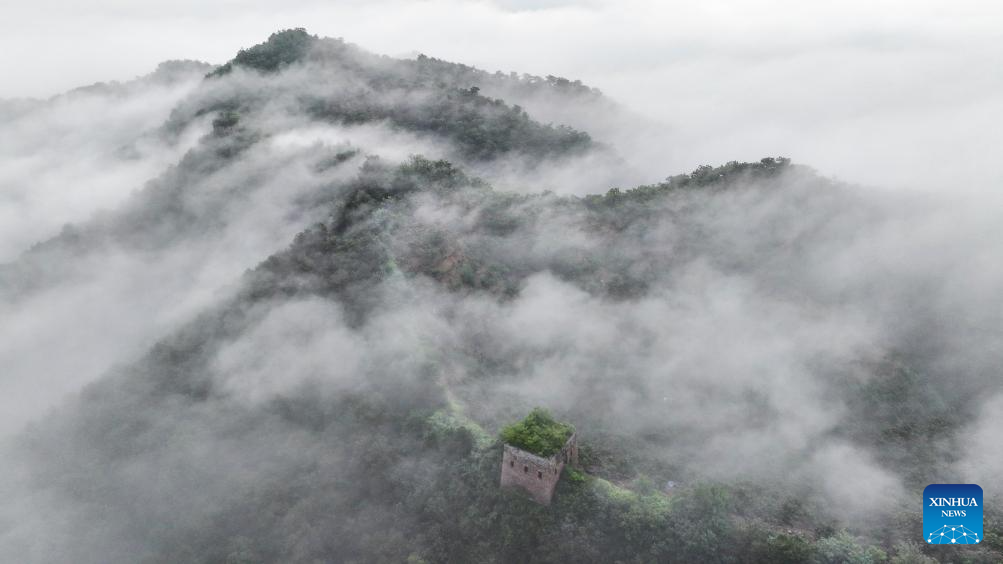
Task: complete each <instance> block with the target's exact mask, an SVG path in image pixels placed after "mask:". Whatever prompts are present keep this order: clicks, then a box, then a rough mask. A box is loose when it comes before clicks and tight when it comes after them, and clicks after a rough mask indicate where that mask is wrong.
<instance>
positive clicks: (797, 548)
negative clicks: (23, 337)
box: [0, 29, 1003, 564]
mask: <svg viewBox="0 0 1003 564" xmlns="http://www.w3.org/2000/svg"><path fill="white" fill-rule="evenodd" d="M186 64H187V63H186ZM170 70H171V67H165V68H164V70H163V72H168V71H170ZM199 70H200V72H201V71H207V69H202V68H199ZM207 72H208V73H207V74H206V75H205V77H204V79H202V80H201V81H200V82H199V85H198V86H197V87H196V88H195V89H194V90H193V91H192V92H191V93H189V94H188V95H187V96H186V97H185V98H184V99H182V100H181V101H180V103H178V104H177V105H176V106H175V107H174V108H173V110H172V111H171V113H170V115H169V116H168V117H167V118H166V120H165V121H164V123H163V124H162V125H161V126H160V127H159V128H157V130H156V131H155V132H153V133H151V135H157V136H159V137H160V138H162V139H164V140H165V142H170V143H174V142H178V140H180V139H182V138H183V137H184V135H185V132H187V131H192V130H193V129H194V130H197V131H199V132H200V135H199V137H198V140H197V142H196V143H195V144H194V145H193V146H192V147H191V148H190V149H188V150H187V151H186V152H185V154H184V155H183V157H181V158H180V159H179V160H178V161H177V162H176V163H174V164H173V165H171V166H170V167H168V168H167V169H166V170H164V171H163V172H162V173H161V174H159V175H158V176H157V177H156V178H154V179H152V180H150V181H149V182H148V183H147V184H146V185H145V186H143V187H142V188H141V189H138V190H137V191H136V192H135V193H134V194H133V195H132V196H131V197H130V199H129V200H128V201H127V202H126V203H125V205H123V206H120V207H118V208H115V209H110V210H105V211H102V212H100V213H98V214H95V215H94V216H93V217H92V218H91V219H90V220H88V221H85V222H81V223H79V224H74V225H67V226H66V227H64V228H63V229H62V230H61V231H60V232H59V233H58V234H53V236H52V237H51V238H48V239H47V240H45V241H42V242H39V243H38V244H36V245H34V246H33V247H32V248H30V249H29V250H27V251H26V252H25V253H23V254H22V255H21V256H19V257H18V258H17V259H15V260H13V261H11V262H9V263H7V264H5V265H0V302H2V303H3V304H5V305H4V307H9V308H14V307H16V306H17V307H20V306H18V304H28V303H34V302H38V301H41V300H45V299H47V298H46V296H52V295H56V294H54V292H61V291H63V290H61V289H64V288H69V287H74V285H78V284H84V283H85V282H88V281H92V280H98V281H100V280H103V278H101V276H106V275H107V276H114V277H115V278H116V279H119V280H121V279H125V280H137V281H143V283H144V284H148V287H147V288H146V290H145V291H146V292H148V293H154V294H158V295H162V296H161V297H160V298H158V299H161V301H156V302H148V301H135V300H139V299H140V298H135V297H132V296H131V294H122V295H118V296H116V297H115V300H116V301H119V302H121V307H122V308H123V311H125V310H126V308H128V310H129V311H135V308H143V311H144V312H150V313H149V316H150V317H151V318H156V317H157V315H159V314H157V313H156V312H158V311H161V310H158V309H156V308H157V307H168V306H172V304H173V305H176V304H178V303H186V304H187V303H191V304H194V305H193V306H191V307H190V308H189V309H186V310H184V311H186V312H189V313H190V315H186V316H184V317H183V318H181V319H174V318H171V320H170V321H171V322H170V323H168V322H167V321H163V322H162V323H161V325H157V327H158V330H160V329H162V330H163V332H162V334H151V335H148V336H144V337H143V339H138V340H137V341H136V343H135V346H134V347H133V348H132V349H130V351H131V353H130V354H126V355H123V356H121V357H120V358H117V359H116V362H114V363H113V365H112V366H111V367H110V368H109V369H108V370H107V371H104V372H103V373H102V375H101V376H100V377H99V378H96V379H95V380H94V381H92V382H90V383H88V384H87V385H86V387H84V388H83V390H82V391H81V392H80V393H79V394H75V395H74V396H73V397H72V398H71V399H70V400H68V401H67V402H66V403H63V404H61V405H60V406H58V407H57V408H55V409H54V410H52V412H51V413H49V414H48V415H47V416H45V417H44V418H43V419H41V420H37V421H35V422H34V423H32V424H31V425H30V426H29V428H28V429H27V431H25V432H23V433H21V434H19V435H18V436H17V437H16V440H14V441H13V444H11V445H10V446H9V447H6V448H8V449H9V451H8V454H9V456H8V458H11V459H16V460H18V461H20V462H19V463H18V465H17V468H16V470H11V471H9V472H10V474H11V475H10V476H8V478H9V480H8V482H9V483H10V484H13V485H12V486H10V487H11V488H12V489H14V490H16V491H18V492H20V493H18V494H17V495H16V496H15V495H14V494H11V495H12V496H13V497H14V498H16V499H18V500H20V501H19V502H18V503H17V504H16V509H17V511H21V510H23V507H27V506H31V507H33V508H34V509H33V510H32V511H33V512H38V513H40V514H44V515H45V516H46V517H45V518H39V522H38V523H33V522H30V520H29V519H26V518H24V517H19V516H18V513H17V512H16V511H15V510H14V509H5V510H4V512H3V514H2V517H3V520H2V524H0V527H2V531H3V539H4V540H3V541H2V542H0V555H2V556H3V557H4V559H7V558H9V557H12V555H15V554H17V555H20V556H22V557H23V558H22V559H20V561H27V562H35V561H38V562H49V561H52V562H55V561H65V557H66V555H70V554H72V555H73V561H75V562H82V563H88V562H94V563H97V562H142V563H161V562H163V563H166V562H199V563H228V564H238V563H240V564H250V563H257V562H304V563H305V562H359V563H361V562H411V563H420V562H426V563H433V562H485V563H490V562H498V563H501V562H596V563H600V562H603V563H606V562H622V563H640V562H733V563H742V562H749V563H752V562H763V563H766V562H791V563H795V562H812V563H819V564H822V563H826V564H828V563H833V564H835V563H845V562H851V563H871V562H874V563H877V562H890V563H896V564H905V563H924V562H971V563H978V562H985V563H989V562H1000V561H1001V560H1003V513H1001V512H1000V511H999V510H998V508H997V507H994V506H993V505H990V504H987V506H986V507H985V511H986V521H985V538H984V541H983V542H982V543H981V545H980V546H972V547H964V549H963V550H954V549H955V548H957V547H936V546H926V545H924V544H922V543H921V542H920V540H921V538H922V526H921V520H922V505H921V502H920V498H921V493H922V490H923V488H924V486H926V485H927V484H929V483H937V482H952V481H958V479H959V477H960V476H961V475H962V474H961V470H959V468H960V466H959V465H960V464H962V463H964V461H963V460H962V454H961V453H959V452H958V451H955V450H952V449H951V448H949V447H948V445H949V444H950V443H951V441H952V440H954V439H955V438H957V437H959V436H962V435H964V434H965V433H969V432H970V428H969V427H968V425H969V424H970V423H971V422H972V421H975V420H977V419H978V417H979V415H980V412H979V405H978V404H977V403H975V402H972V401H970V398H972V397H980V396H986V395H990V394H993V393H995V392H997V391H998V386H999V383H998V381H997V380H998V379H997V378H996V377H994V376H993V372H992V370H993V368H992V367H993V358H992V355H991V354H989V353H988V352H985V351H983V352H984V353H985V354H982V355H981V356H980V355H978V354H969V353H970V351H971V350H972V349H971V348H970V344H971V343H972V341H971V340H968V339H966V338H965V335H967V333H964V331H965V329H964V328H963V323H962V321H960V319H961V318H960V317H950V315H949V314H946V313H944V312H945V311H949V310H950V308H951V307H953V305H952V303H948V302H946V301H943V302H938V301H936V300H929V299H925V298H924V296H927V295H928V294H926V293H924V291H923V290H925V289H929V287H930V286H929V284H930V282H929V280H927V279H926V278H923V277H921V276H920V277H915V278H912V277H911V276H913V274H912V273H911V272H906V273H905V274H902V273H900V272H898V271H889V272H883V273H879V274H880V275H875V274H874V273H873V272H866V271H865V269H864V268H859V269H858V268H855V267H854V264H856V263H852V264H851V263H850V262H848V259H847V256H848V253H850V252H851V251H852V252H856V251H855V249H857V247H856V245H859V244H861V243H860V241H859V238H865V237H867V236H869V234H875V237H877V236H878V234H880V233H881V230H882V228H883V227H882V226H883V225H885V223H884V222H886V221H889V219H888V218H889V217H892V216H891V215H890V214H892V213H893V212H892V211H889V210H888V209H886V208H884V207H882V206H880V205H874V204H872V203H870V202H869V201H867V200H866V199H864V198H862V197H861V195H860V189H859V188H858V187H855V186H852V185H849V184H846V183H842V182H839V181H836V180H833V179H829V178H825V177H822V176H820V175H818V174H817V173H816V172H815V171H813V170H812V169H811V168H809V167H807V166H804V165H800V164H796V163H792V162H791V161H790V160H789V159H786V158H783V157H767V158H763V159H761V160H759V161H754V162H730V163H727V164H724V165H721V166H701V167H699V168H697V169H696V170H694V171H693V172H691V173H688V174H674V175H672V176H668V177H666V178H665V179H664V180H661V181H657V182H653V183H650V184H646V185H640V186H636V187H633V188H622V187H609V189H608V190H606V191H604V192H602V193H598V194H592V195H585V194H583V193H574V192H568V191H564V192H555V191H552V190H550V187H551V186H549V185H547V184H543V185H540V186H533V185H532V182H533V178H534V171H543V170H545V169H546V167H552V166H566V167H569V168H572V169H575V170H581V171H583V172H582V173H583V174H584V175H587V174H588V167H599V166H603V164H602V163H608V162H616V159H617V157H616V154H615V151H616V148H615V147H612V146H610V145H608V144H606V143H605V142H604V140H603V139H593V137H592V136H591V135H590V134H589V133H587V132H585V131H580V130H578V129H575V128H572V127H568V126H564V125H559V124H558V125H554V124H552V123H548V121H547V119H546V116H537V115H534V114H532V113H530V112H529V111H527V110H526V109H524V108H525V107H529V106H530V105H532V104H533V100H536V101H539V100H540V99H541V98H545V99H548V100H560V101H562V102H563V103H564V104H566V105H574V104H579V105H582V106H583V107H585V108H594V107H604V108H609V107H612V105H611V102H609V101H608V100H606V99H605V97H604V96H603V94H602V93H601V92H599V91H598V90H596V89H593V88H590V87H588V86H585V85H583V84H581V83H580V82H578V81H573V80H568V79H564V78H560V77H553V76H548V77H545V78H541V77H533V76H528V75H518V74H515V73H487V72H484V71H479V70H477V69H474V68H471V67H467V66H464V65H459V64H453V63H448V62H445V61H441V60H438V59H434V58H431V57H428V56H425V55H421V56H418V57H416V58H414V59H393V58H389V57H382V56H377V55H373V54H370V53H367V52H365V51H363V50H361V49H359V48H358V47H355V46H353V45H351V44H349V43H346V42H344V41H341V40H337V39H321V38H317V37H314V36H311V35H309V34H308V33H307V32H305V31H304V30H301V29H295V30H286V31H281V32H278V33H276V34H273V35H272V36H271V37H270V38H269V39H268V40H267V41H266V42H264V43H262V44H260V45H257V46H254V47H251V48H248V49H245V50H242V51H240V52H239V53H238V54H237V55H236V56H235V57H234V58H233V60H231V61H230V62H228V63H226V64H224V65H222V66H220V67H217V68H215V69H214V70H211V71H207ZM495 96H497V97H495ZM541 107H542V106H541ZM369 127H371V128H378V129H365V128H369ZM311 128H312V129H311ZM318 128H321V129H320V131H324V132H328V133H324V135H328V134H329V133H330V132H335V133H337V135H335V134H334V133H330V135H334V137H324V136H323V135H319V134H318V135H317V136H316V138H314V137H308V136H307V137H305V138H306V140H305V141H300V137H304V136H306V133H303V132H304V131H309V132H315V131H318ZM323 128H329V129H323ZM374 131H375V132H376V133H374ZM363 134H364V135H363ZM353 135H354V136H356V137H354V138H353ZM355 138H358V139H362V141H361V142H355V141H353V139H355ZM374 139H375V140H374ZM401 139H404V141H402V140H401ZM393 144H403V145H404V146H405V150H403V151H402V150H388V151H386V152H384V151H382V150H381V149H382V148H383V147H384V146H390V145H393ZM412 149H417V150H412ZM513 170H515V171H518V174H515V173H513V172H512V171H513ZM672 172H674V171H666V173H667V174H668V173H672ZM541 174H542V172H541ZM513 175H514V176H513ZM499 183H503V184H505V185H506V186H510V185H512V184H518V185H523V186H524V189H523V190H518V191H516V190H508V189H505V190H503V189H499V188H497V187H496V186H495V185H496V184H499ZM837 242H847V243H846V244H845V245H843V243H837ZM221 257H229V260H230V261H231V262H228V263H226V264H228V265H230V266H228V269H227V270H225V271H224V274H226V276H225V277H223V278H226V280H225V282H223V283H221V284H220V285H219V286H218V287H214V290H213V293H208V292H206V293H204V294H203V293H199V294H186V293H182V290H180V289H183V288H188V287H190V286H192V285H194V284H195V282H193V281H196V280H203V279H205V278H206V277H208V274H207V273H215V272H216V271H215V270H212V269H211V268H210V267H211V265H215V264H218V261H220V260H222V259H221ZM238 259H239V260H238ZM245 260H246V262H240V261H245ZM231 263H232V264H231ZM231 274H233V276H232V278H230V275H231ZM895 277H901V280H902V282H901V284H898V285H895V286H894V287H893V286H892V285H891V284H890V283H889V284H887V285H882V281H888V280H892V279H895V280H899V279H898V278H895ZM171 292H175V293H171ZM60 295H61V294H60ZM68 295H70V296H71V297H72V299H76V298H77V294H68ZM80 295H81V296H84V298H86V296H87V294H80ZM143 299H144V300H145V299H146V298H143ZM130 300H133V301H130ZM24 307H27V306H24ZM11 311H13V310H11ZM123 315H124V314H123ZM143 315H147V313H143ZM937 320H940V321H937ZM144 323H145V322H144ZM150 323H152V321H150ZM948 334H950V335H951V337H950V338H949V337H945V335H948ZM946 375H951V378H949V379H948V378H946V377H945V376H946ZM535 407H544V408H546V409H548V410H550V411H551V412H553V413H554V414H555V416H558V418H559V419H560V420H561V421H568V422H570V423H572V424H573V425H574V428H575V429H576V432H577V433H578V441H579V446H580V449H581V450H580V456H581V465H580V468H570V467H569V468H566V469H565V472H564V475H563V476H562V478H561V480H560V482H559V484H558V488H557V492H556V494H555V497H554V502H553V504H552V505H551V506H549V507H544V506H540V505H537V504H535V503H533V502H532V501H530V500H528V499H527V498H526V497H525V496H523V495H520V494H519V492H515V491H505V490H501V489H499V487H498V477H499V470H500V466H499V465H500V461H501V449H502V446H501V445H502V441H503V438H506V437H507V440H509V442H519V441H522V442H523V443H525V445H529V446H527V447H526V448H530V449H537V450H540V452H551V451H552V450H553V446H552V445H551V443H553V444H563V443H562V441H561V439H562V438H566V437H567V434H568V433H569V432H570V431H569V429H568V428H563V427H561V428H557V429H556V430H554V429H550V428H549V427H547V426H546V425H543V426H541V427H540V428H541V429H544V430H545V431H546V432H548V433H549V432H552V433H553V434H554V435H555V436H554V437H542V438H541V437H538V436H532V433H534V432H537V431H539V430H534V429H529V428H515V427H508V428H506V426H507V425H510V424H512V423H513V422H516V421H519V420H521V419H522V418H523V417H524V416H526V415H527V414H528V413H531V412H532V410H533V409H534V408H535ZM533 413H537V414H539V413H542V412H533ZM549 423H553V421H549ZM549 423H548V424H549ZM554 425H556V424H554ZM527 437H528V438H527ZM555 441H556V442H555ZM523 443H520V444H523ZM534 445H536V446H534ZM558 448H559V446H558ZM547 449H551V450H547ZM669 483H671V487H669V486H667V484H669ZM987 486H989V484H983V487H986V492H987V496H988V495H989V494H990V493H991V492H990V491H989V488H988V487H987ZM18 496H20V497H18ZM987 499H988V497H987Z"/></svg>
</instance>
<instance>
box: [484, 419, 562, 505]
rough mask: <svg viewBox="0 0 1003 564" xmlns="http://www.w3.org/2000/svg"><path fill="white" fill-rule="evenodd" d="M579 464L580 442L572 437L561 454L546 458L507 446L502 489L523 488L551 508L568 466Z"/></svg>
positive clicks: (505, 447) (504, 453) (503, 458)
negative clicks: (555, 492)
mask: <svg viewBox="0 0 1003 564" xmlns="http://www.w3.org/2000/svg"><path fill="white" fill-rule="evenodd" d="M569 462H570V463H571V464H577V462H578V442H577V440H576V435H574V434H573V435H571V438H569V439H568V442H566V443H565V444H564V447H563V448H562V449H561V451H560V452H559V453H557V454H555V455H554V456H551V457H550V458H544V457H542V456H537V455H535V454H532V453H529V452H526V451H524V450H521V449H518V448H516V447H514V446H511V445H504V450H503V451H502V468H501V486H502V487H503V488H519V489H522V490H524V491H526V492H527V493H529V495H530V496H531V497H532V498H533V499H534V500H536V501H537V502H538V503H541V504H543V505H550V500H551V498H553V496H554V489H555V488H557V481H558V480H560V478H561V471H562V470H563V469H564V466H565V464H566V463H569Z"/></svg>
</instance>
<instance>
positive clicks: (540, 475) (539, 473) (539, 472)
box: [536, 470, 543, 480]
mask: <svg viewBox="0 0 1003 564" xmlns="http://www.w3.org/2000/svg"><path fill="white" fill-rule="evenodd" d="M536 477H537V478H539V479H541V480H542V479H543V472H541V471H539V470H537V472H536Z"/></svg>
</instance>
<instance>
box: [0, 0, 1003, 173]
mask: <svg viewBox="0 0 1003 564" xmlns="http://www.w3.org/2000/svg"><path fill="white" fill-rule="evenodd" d="M1001 23H1003V8H1001V7H1000V5H999V4H998V3H996V2H991V1H988V0H963V1H957V2H951V3H945V2H941V1H933V0H922V1H909V2H906V1H897V0H896V1H890V0H886V1H877V2H875V1H867V2H864V1H861V0H851V1H849V2H839V3H823V2H803V1H800V2H799V1H793V0H753V1H748V2H737V1H713V2H698V3H693V2H680V1H670V2H656V1H653V0H626V1H617V2H613V1H611V0H586V1H581V2H572V1H560V0H552V1H546V2H528V1H523V0H504V1H502V0H497V1H495V2H487V1H476V2H470V1H458V0H432V1H427V2H404V1H401V0H381V1H375V2H361V1H355V0H349V1H340V2H319V1H316V0H296V1H292V2H277V1H273V0H232V1H228V2H214V3H205V2H193V1H190V0H189V1H183V2H164V1H163V0H155V1H152V2H143V3H135V2H125V1H121V0H98V1H96V2H88V3H86V4H78V3H71V2H65V1H60V0H42V1H39V2H32V3H21V4H19V5H17V6H13V7H8V8H6V9H5V17H4V20H3V22H0V75H2V76H4V77H5V80H4V81H3V85H2V86H0V97H15V96H40V95H49V94H53V93H56V92H58V91H61V90H64V89H67V88H69V87H72V86H75V85H78V84H81V83H88V82H93V81H98V80H107V79H110V78H118V79H125V78H129V77H131V76H135V75H137V74H141V73H144V72H147V71H148V70H149V69H150V68H152V66H153V65H155V64H156V63H157V62H158V61H161V60H164V59H169V58H185V57H186V58H196V59H202V60H210V61H213V62H222V61H224V60H227V59H229V58H230V57H232V55H233V53H234V52H235V51H236V50H237V49H238V48H240V47H248V46H250V45H253V44H255V43H258V42H260V41H262V40H263V39H264V38H265V37H267V35H268V34H269V33H270V32H272V31H275V30H276V29H278V28H285V27H300V26H305V27H307V28H308V29H309V30H310V31H311V32H313V33H316V34H319V35H322V36H341V37H344V38H345V39H347V40H349V41H352V42H355V43H358V44H360V45H362V46H363V47H366V48H368V49H371V50H373V51H376V52H381V53H387V54H391V55H407V54H412V53H415V52H425V53H427V54H429V55H433V56H438V57H441V58H445V59H449V60H456V61H461V62H465V63H468V64H473V65H476V66H479V67H482V68H485V69H487V70H492V71H493V70H503V71H510V70H517V71H519V72H531V73H535V74H541V75H545V74H558V75H563V76H568V77H573V78H580V79H582V80H584V81H586V82H587V83H589V84H592V85H594V86H597V87H599V88H601V89H602V90H603V91H605V92H606V93H608V94H609V95H611V96H612V97H614V98H615V99H617V100H619V101H621V102H622V103H624V104H626V105H627V106H629V107H630V108H633V109H635V110H637V111H639V112H640V113H642V114H644V115H646V116H648V117H650V118H653V119H657V120H659V121H660V122H662V123H663V124H664V125H665V129H666V132H667V133H666V134H665V135H664V136H659V137H656V138H646V139H644V140H643V142H641V143H638V145H637V146H636V147H632V148H631V149H632V150H633V151H635V152H636V153H638V154H639V156H641V157H643V158H644V159H645V160H646V161H647V162H648V163H650V165H651V166H650V174H651V175H652V176H653V179H657V178H660V177H661V176H664V175H667V174H671V173H677V172H680V171H682V170H688V169H691V168H693V167H694V166H696V165H698V164H703V163H719V162H723V161H727V160H732V159H739V160H748V159H754V158H758V157H761V156H764V155H769V154H784V155H787V156H790V157H792V158H794V159H795V160H796V161H800V162H804V163H808V164H811V165H813V166H815V167H817V168H819V169H820V170H822V171H823V172H825V173H828V174H835V175H838V176H840V177H841V178H844V179H847V180H852V181H859V182H865V183H871V184H882V185H893V186H910V187H916V188H922V189H929V190H950V191H957V190H959V189H969V188H971V187H973V186H978V187H982V188H991V187H992V186H994V185H996V184H998V182H999V181H1000V180H1003V164H999V162H998V159H997V158H996V154H997V153H998V150H999V148H1000V147H1003V133H1001V132H1000V130H999V129H998V128H993V127H991V126H990V125H989V124H992V123H995V122H997V121H999V120H1000V119H1001V118H1003V101H1001V100H1000V98H999V96H998V95H997V93H998V92H999V91H1000V90H1001V87H1003V74H1001V73H999V72H998V71H997V70H996V67H997V66H998V65H997V62H998V61H999V59H1000V55H1001V54H1003V41H1000V35H1001V34H1003V25H1001Z"/></svg>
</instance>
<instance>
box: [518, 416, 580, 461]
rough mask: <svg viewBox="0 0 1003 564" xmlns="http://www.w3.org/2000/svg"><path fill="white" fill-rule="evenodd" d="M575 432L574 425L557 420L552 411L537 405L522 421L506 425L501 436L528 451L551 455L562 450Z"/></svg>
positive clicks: (545, 455)
mask: <svg viewBox="0 0 1003 564" xmlns="http://www.w3.org/2000/svg"><path fill="white" fill-rule="evenodd" d="M574 432H575V428H574V427H572V426H571V425H569V424H567V423H560V422H558V421H555V420H554V418H553V416H551V415H550V412H548V411H547V410H545V409H543V408H540V407H537V408H535V409H533V411H530V412H529V415H527V416H526V417H525V419H523V420H522V421H518V422H516V423H512V424H511V425H507V426H506V427H504V428H503V429H502V430H501V438H502V440H503V441H505V443H506V444H510V445H512V446H514V447H516V448H520V449H522V450H524V451H526V452H531V453H533V454H535V455H538V456H543V457H549V456H553V455H555V454H557V453H558V452H560V451H561V449H562V448H564V444H565V443H566V442H568V439H569V438H571V435H572V433H574Z"/></svg>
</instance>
